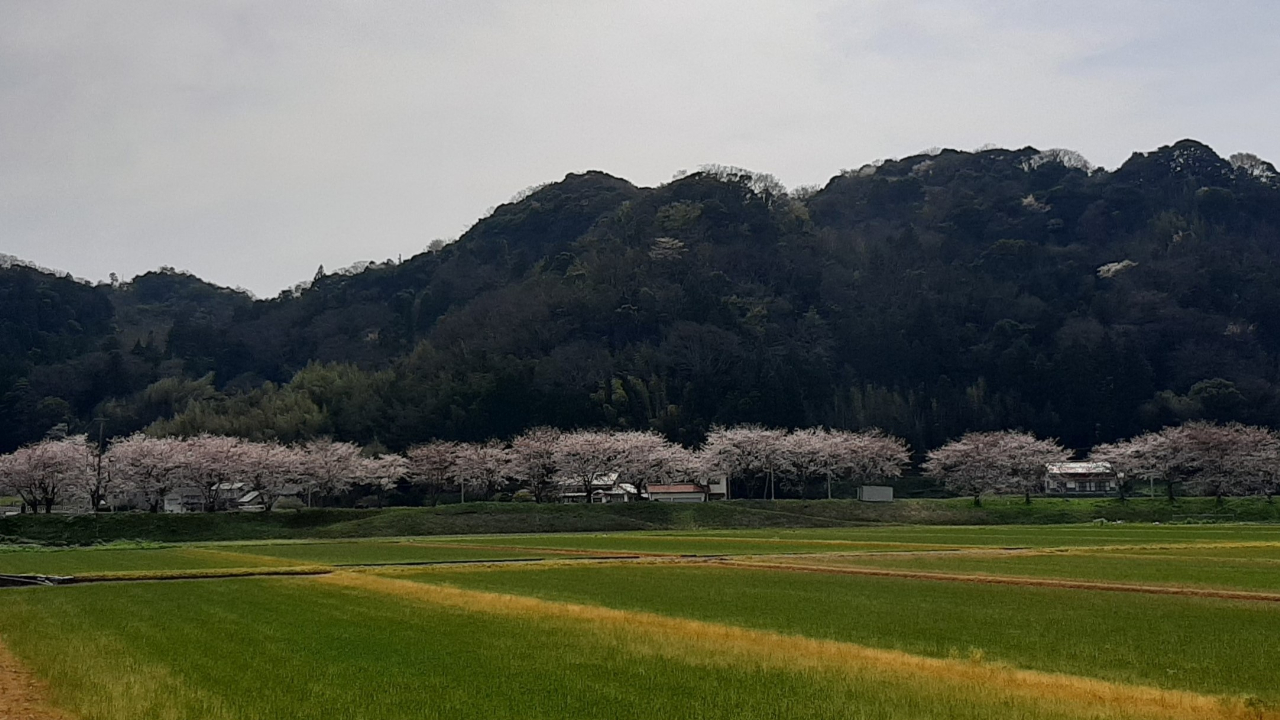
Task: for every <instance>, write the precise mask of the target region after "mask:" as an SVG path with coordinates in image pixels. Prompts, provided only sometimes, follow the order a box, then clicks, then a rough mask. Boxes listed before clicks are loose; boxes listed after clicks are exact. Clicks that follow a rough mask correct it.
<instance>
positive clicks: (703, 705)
mask: <svg viewBox="0 0 1280 720" xmlns="http://www.w3.org/2000/svg"><path fill="white" fill-rule="evenodd" d="M4 547H5V546H0V548H4ZM1005 548H1021V549H1019V550H1015V551H1007V550H1005ZM608 555H616V556H632V555H640V556H641V557H638V558H633V559H626V558H615V559H604V560H601V559H599V558H600V557H601V556H608ZM505 561H520V562H517V563H507V562H505ZM459 562H463V563H474V564H456V563H459ZM753 563H756V564H759V563H766V564H769V565H771V567H767V568H764V567H749V566H748V565H750V564H753ZM424 564H426V566H425V567H424V566H423V565H424ZM796 564H798V565H804V566H806V567H804V568H792V567H789V565H796ZM354 565H361V566H373V567H365V568H363V569H343V568H344V567H346V566H354ZM772 565H777V566H778V567H772ZM301 567H305V568H307V571H308V572H314V573H322V574H318V575H314V576H304V577H259V578H223V579H213V580H172V581H167V582H109V583H102V584H92V585H71V586H65V587H23V588H8V589H0V685H4V684H5V675H4V672H5V671H4V656H5V653H6V652H7V653H8V654H9V655H11V656H12V657H13V658H16V661H17V662H18V663H20V664H21V666H22V667H25V668H27V669H28V670H30V671H31V672H32V673H34V675H35V677H36V678H38V680H39V681H40V682H39V684H37V685H36V686H33V687H35V690H32V691H31V692H34V693H37V695H38V697H37V698H36V701H37V702H38V703H39V704H41V706H43V707H48V708H50V709H51V712H60V713H62V715H60V716H58V715H54V714H49V715H47V716H38V717H39V720H44V718H45V717H48V718H54V717H63V718H80V719H81V720H125V719H129V720H132V719H133V718H153V717H154V718H175V719H176V718H211V719H213V720H221V719H228V720H229V719H232V718H237V719H238V718H253V719H255V720H258V719H262V720H274V719H276V718H280V719H283V718H344V717H346V718H362V719H368V720H382V719H384V718H385V719H388V720H390V719H392V718H409V717H413V718H419V717H424V718H602V717H609V718H637V719H641V718H673V719H676V720H679V719H680V718H746V719H749V720H750V719H754V718H778V719H781V718H850V717H852V718H874V719H884V720H905V719H912V720H915V719H925V718H939V719H941V718H974V719H977V718H994V719H996V720H1003V719H1006V718H1010V719H1011V718H1019V719H1025V720H1038V719H1041V718H1044V719H1046V720H1047V719H1049V718H1064V719H1066V718H1079V719H1081V720H1084V719H1085V718H1092V719H1101V718H1130V717H1132V718H1188V719H1191V718H1196V719H1199V718H1210V719H1212V718H1240V719H1241V720H1244V719H1246V718H1250V719H1254V720H1258V719H1262V720H1280V683H1277V679H1280V665H1278V664H1277V657H1276V653H1275V652H1274V648H1273V645H1274V643H1271V642H1269V640H1268V639H1269V638H1274V637H1277V636H1280V602H1276V601H1268V600H1266V599H1257V600H1240V599H1224V598H1220V597H1190V596H1178V595H1169V594H1144V593H1142V592H1134V589H1135V587H1136V588H1137V589H1144V588H1150V589H1163V590H1165V591H1168V590H1169V589H1174V590H1177V589H1182V588H1214V589H1221V590H1252V591H1261V592H1274V593H1276V597H1277V598H1278V599H1280V527H1274V526H1266V525H1234V526H1183V525H1179V526H1156V525H1132V524H1124V525H1115V524H1106V525H1091V524H1090V525H1074V526H1052V527H1026V526H1020V527H1006V526H989V527H918V526H888V527H827V528H778V527H769V528H766V527H757V528H748V529H737V530H727V529H722V530H693V529H666V530H661V531H646V532H620V533H575V534H555V535H537V534H511V535H502V536H465V537H431V538H422V537H398V538H384V539H364V540H315V541H297V540H286V541H270V542H266V541H260V540H258V541H249V542H217V543H209V542H205V543H189V544H170V545H155V544H152V545H133V546H129V545H120V546H104V547H95V548H64V549H49V548H39V547H17V546H9V547H7V548H5V549H2V550H0V574H4V573H40V574H58V575H63V574H70V575H84V576H88V577H94V576H96V577H99V578H103V577H106V578H110V577H119V578H123V577H125V576H124V575H113V573H135V574H140V575H141V576H144V577H147V578H149V579H162V578H163V577H164V576H165V573H166V572H173V573H184V572H186V573H191V572H196V571H210V572H212V571H218V570H219V569H228V570H237V571H238V570H246V571H254V572H258V571H268V572H277V571H278V572H289V571H290V569H297V568H301ZM848 570H859V571H861V570H872V571H876V572H890V573H895V574H900V575H901V576H897V575H895V576H892V577H884V576H867V575H850V574H845V571H848ZM326 572H328V573H329V574H323V573H326ZM922 574H923V575H927V576H930V577H932V576H941V577H940V578H939V577H934V579H929V577H921V575H922ZM912 575H916V577H913V576H912ZM984 578H996V579H1000V580H1001V581H1007V582H1012V583H1017V584H990V583H989V582H986V581H983V582H977V580H981V579H984ZM1056 579H1063V580H1070V581H1087V582H1094V583H1099V582H1100V583H1110V584H1112V585H1109V586H1108V588H1109V589H1078V588H1067V587H1057V586H1051V587H1046V586H1038V585H1036V583H1040V582H1041V581H1045V580H1056ZM1042 584H1043V583H1042ZM1115 584H1122V585H1124V587H1123V588H1117V587H1114V585H1115ZM193 648H199V651H198V652H193ZM5 697H6V696H5V695H4V692H3V691H0V699H4V698H5ZM0 716H3V713H0Z"/></svg>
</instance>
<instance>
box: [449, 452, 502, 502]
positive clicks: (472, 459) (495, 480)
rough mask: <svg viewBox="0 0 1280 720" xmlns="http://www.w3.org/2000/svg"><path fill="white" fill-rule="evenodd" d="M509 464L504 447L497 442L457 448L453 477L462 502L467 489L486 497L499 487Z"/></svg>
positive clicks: (465, 497) (464, 500) (464, 499)
mask: <svg viewBox="0 0 1280 720" xmlns="http://www.w3.org/2000/svg"><path fill="white" fill-rule="evenodd" d="M510 463H511V458H510V455H509V454H508V451H507V449H506V447H505V446H504V445H503V444H502V443H501V442H499V441H497V440H492V441H490V442H487V443H468V444H465V445H461V446H459V448H458V454H457V457H456V458H455V459H454V464H453V477H454V480H455V482H457V483H458V489H459V491H460V492H461V494H462V502H466V500H467V488H471V489H472V490H474V491H477V492H479V493H481V494H482V495H487V494H488V493H490V492H492V491H494V490H496V489H497V488H499V487H501V486H502V481H503V478H504V477H505V476H506V472H507V468H508V466H509V465H510Z"/></svg>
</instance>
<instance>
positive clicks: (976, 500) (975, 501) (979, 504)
mask: <svg viewBox="0 0 1280 720" xmlns="http://www.w3.org/2000/svg"><path fill="white" fill-rule="evenodd" d="M973 506H974V507H982V496H981V495H974V496H973Z"/></svg>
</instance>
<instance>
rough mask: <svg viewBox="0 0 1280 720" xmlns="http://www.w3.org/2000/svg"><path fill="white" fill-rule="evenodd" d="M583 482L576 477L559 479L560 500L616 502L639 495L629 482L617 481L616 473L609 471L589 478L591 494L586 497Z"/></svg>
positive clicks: (636, 497)
mask: <svg viewBox="0 0 1280 720" xmlns="http://www.w3.org/2000/svg"><path fill="white" fill-rule="evenodd" d="M584 484H585V483H583V482H582V480H580V479H578V478H566V479H564V480H561V481H560V502H562V503H580V502H592V503H616V502H631V501H633V500H637V499H639V497H640V491H639V490H637V489H636V486H635V485H632V484H631V483H625V482H619V481H618V473H616V472H611V473H607V474H605V475H601V476H600V477H597V478H593V479H592V480H591V494H590V496H589V497H588V495H587V493H586V490H585V488H584V487H583V485H584Z"/></svg>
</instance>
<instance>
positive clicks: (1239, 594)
mask: <svg viewBox="0 0 1280 720" xmlns="http://www.w3.org/2000/svg"><path fill="white" fill-rule="evenodd" d="M715 564H716V565H720V566H723V567H737V568H748V569H754V570H782V571H787V572H807V573H820V574H824V575H861V576H865V577H889V578H904V579H907V580H936V581H940V582H965V583H979V584H983V585H1022V586H1027V587H1048V588H1061V589H1066V590H1102V591H1106V592H1127V593H1140V594H1146V595H1181V596H1187V597H1204V598H1216V599H1219V600H1256V601H1260V602H1280V594H1277V593H1263V592H1249V591H1246V590H1217V589H1213V588H1197V587H1180V586H1177V585H1133V584H1128V583H1108V582H1093V581H1088V580H1061V579H1054V578H1036V577H1019V576H1014V575H978V574H972V575H970V574H964V573H937V572H921V571H917V570H889V569H882V568H861V567H832V566H829V565H805V564H803V563H785V562H759V561H753V560H737V559H732V558H724V559H719V560H716V561H715Z"/></svg>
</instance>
